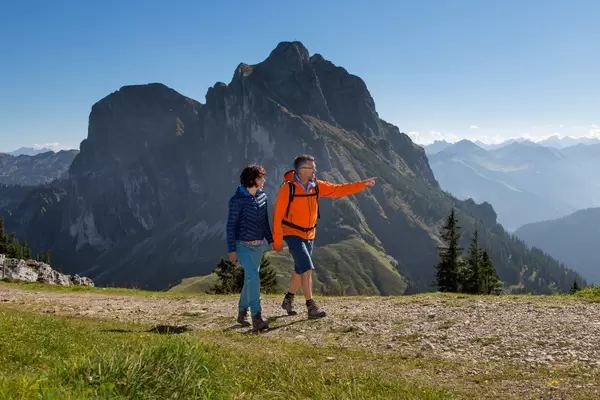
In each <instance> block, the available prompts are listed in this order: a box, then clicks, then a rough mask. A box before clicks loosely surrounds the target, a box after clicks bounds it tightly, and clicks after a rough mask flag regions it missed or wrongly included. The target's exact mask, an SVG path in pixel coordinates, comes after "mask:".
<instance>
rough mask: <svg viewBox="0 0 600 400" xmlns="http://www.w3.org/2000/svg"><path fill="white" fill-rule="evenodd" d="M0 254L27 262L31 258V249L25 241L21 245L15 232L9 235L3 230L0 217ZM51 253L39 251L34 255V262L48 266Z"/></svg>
mask: <svg viewBox="0 0 600 400" xmlns="http://www.w3.org/2000/svg"><path fill="white" fill-rule="evenodd" d="M0 254H4V255H6V257H7V258H19V259H22V260H29V259H31V258H32V257H31V256H32V252H31V247H29V243H27V240H24V241H23V243H20V242H19V239H18V238H17V234H16V232H12V233H11V234H10V236H9V235H7V234H6V231H5V230H4V217H1V216H0ZM51 256H52V253H51V251H50V250H45V251H44V250H40V251H38V253H37V255H36V260H37V261H41V262H44V263H46V264H50V260H51Z"/></svg>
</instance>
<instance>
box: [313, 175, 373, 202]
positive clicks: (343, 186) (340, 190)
mask: <svg viewBox="0 0 600 400" xmlns="http://www.w3.org/2000/svg"><path fill="white" fill-rule="evenodd" d="M375 179H377V178H368V179H365V180H363V181H358V182H351V183H330V182H326V181H321V180H318V179H317V184H318V185H319V196H323V197H333V198H339V197H344V196H350V195H351V194H355V193H358V192H360V191H361V190H363V189H365V188H367V187H372V186H375Z"/></svg>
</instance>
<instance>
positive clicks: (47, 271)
mask: <svg viewBox="0 0 600 400" xmlns="http://www.w3.org/2000/svg"><path fill="white" fill-rule="evenodd" d="M0 279H13V280H18V281H24V282H39V283H46V284H49V285H62V286H74V285H75V286H94V282H93V281H92V280H91V279H90V278H87V277H81V276H79V275H73V276H71V275H65V274H62V273H60V272H58V271H55V270H53V269H52V268H51V267H50V266H49V265H48V264H46V263H43V262H40V261H35V260H21V259H18V258H7V257H6V256H5V255H4V254H0Z"/></svg>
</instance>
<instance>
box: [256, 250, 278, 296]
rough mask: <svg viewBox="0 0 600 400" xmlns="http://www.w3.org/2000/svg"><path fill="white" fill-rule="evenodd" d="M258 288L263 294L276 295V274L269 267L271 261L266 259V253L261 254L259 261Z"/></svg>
mask: <svg viewBox="0 0 600 400" xmlns="http://www.w3.org/2000/svg"><path fill="white" fill-rule="evenodd" d="M259 273H260V287H261V288H262V290H263V292H264V293H277V274H276V273H275V270H274V269H273V267H271V261H270V260H269V257H267V253H263V256H262V259H261V260H260V272H259Z"/></svg>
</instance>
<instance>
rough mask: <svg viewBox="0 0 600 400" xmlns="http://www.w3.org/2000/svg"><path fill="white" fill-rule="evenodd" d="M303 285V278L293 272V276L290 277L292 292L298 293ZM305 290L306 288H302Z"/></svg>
mask: <svg viewBox="0 0 600 400" xmlns="http://www.w3.org/2000/svg"><path fill="white" fill-rule="evenodd" d="M301 285H302V278H301V276H300V275H299V274H297V273H296V272H292V278H291V279H290V290H289V292H290V293H291V294H296V293H297V292H298V289H300V286H301ZM302 290H304V289H302Z"/></svg>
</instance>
